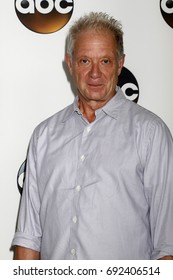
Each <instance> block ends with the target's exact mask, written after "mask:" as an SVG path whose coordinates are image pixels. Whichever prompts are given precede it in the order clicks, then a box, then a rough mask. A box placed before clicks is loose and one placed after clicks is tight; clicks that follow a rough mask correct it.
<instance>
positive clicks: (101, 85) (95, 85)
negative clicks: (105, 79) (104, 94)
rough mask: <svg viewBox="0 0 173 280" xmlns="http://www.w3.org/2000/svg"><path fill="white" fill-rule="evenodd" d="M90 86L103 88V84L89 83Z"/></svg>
mask: <svg viewBox="0 0 173 280" xmlns="http://www.w3.org/2000/svg"><path fill="white" fill-rule="evenodd" d="M88 86H89V87H90V88H101V87H103V84H88Z"/></svg>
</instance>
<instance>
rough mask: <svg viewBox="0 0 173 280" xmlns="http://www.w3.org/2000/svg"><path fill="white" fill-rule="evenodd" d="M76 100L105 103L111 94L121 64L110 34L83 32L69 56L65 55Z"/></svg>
mask: <svg viewBox="0 0 173 280" xmlns="http://www.w3.org/2000/svg"><path fill="white" fill-rule="evenodd" d="M66 62H67V64H68V67H69V70H70V73H71V75H72V76H73V78H74V81H75V84H76V87H77V89H78V95H79V99H82V100H85V101H86V102H90V101H95V102H98V103H99V102H102V103H106V102H107V101H109V100H110V99H111V98H112V96H113V95H115V87H116V85H117V80H118V75H119V74H120V72H121V69H122V67H123V63H124V57H123V58H122V59H121V60H119V59H118V53H117V44H116V42H115V40H114V37H113V36H112V35H111V33H106V32H99V33H98V32H95V31H85V32H81V34H79V35H78V36H77V40H76V42H75V45H74V52H73V55H72V59H70V57H69V56H68V55H67V56H66Z"/></svg>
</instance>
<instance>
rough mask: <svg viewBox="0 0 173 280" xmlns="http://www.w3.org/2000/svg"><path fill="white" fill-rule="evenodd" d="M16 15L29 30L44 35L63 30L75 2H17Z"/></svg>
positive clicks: (18, 0) (58, 0)
mask: <svg viewBox="0 0 173 280" xmlns="http://www.w3.org/2000/svg"><path fill="white" fill-rule="evenodd" d="M15 10H16V14H17V16H18V18H19V20H20V21H21V23H22V24H23V25H24V26H25V27H27V28H28V29H30V30H32V31H34V32H37V33H42V34H48V33H53V32H56V31H58V30H60V29H61V28H63V27H64V26H65V25H66V24H67V22H68V21H69V20H70V18H71V16H72V13H73V0H67V1H66V0H15Z"/></svg>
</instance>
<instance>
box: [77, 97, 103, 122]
mask: <svg viewBox="0 0 173 280" xmlns="http://www.w3.org/2000/svg"><path fill="white" fill-rule="evenodd" d="M107 102H108V101H107V100H106V101H103V102H102V101H99V102H98V101H95V100H90V101H86V100H84V99H83V98H81V97H79V103H78V106H79V109H80V111H81V113H82V114H83V116H84V117H85V118H86V119H87V120H88V122H90V123H91V122H93V121H94V120H95V118H96V115H95V111H96V110H98V109H100V108H102V107H103V106H104V105H105V104H106V103H107Z"/></svg>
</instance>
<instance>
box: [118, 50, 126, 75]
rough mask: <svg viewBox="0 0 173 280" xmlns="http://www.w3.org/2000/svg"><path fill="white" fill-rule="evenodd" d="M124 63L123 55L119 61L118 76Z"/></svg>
mask: <svg viewBox="0 0 173 280" xmlns="http://www.w3.org/2000/svg"><path fill="white" fill-rule="evenodd" d="M124 61H125V54H123V56H122V58H121V59H120V61H119V67H118V76H119V75H120V74H121V70H122V68H123V65H124Z"/></svg>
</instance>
